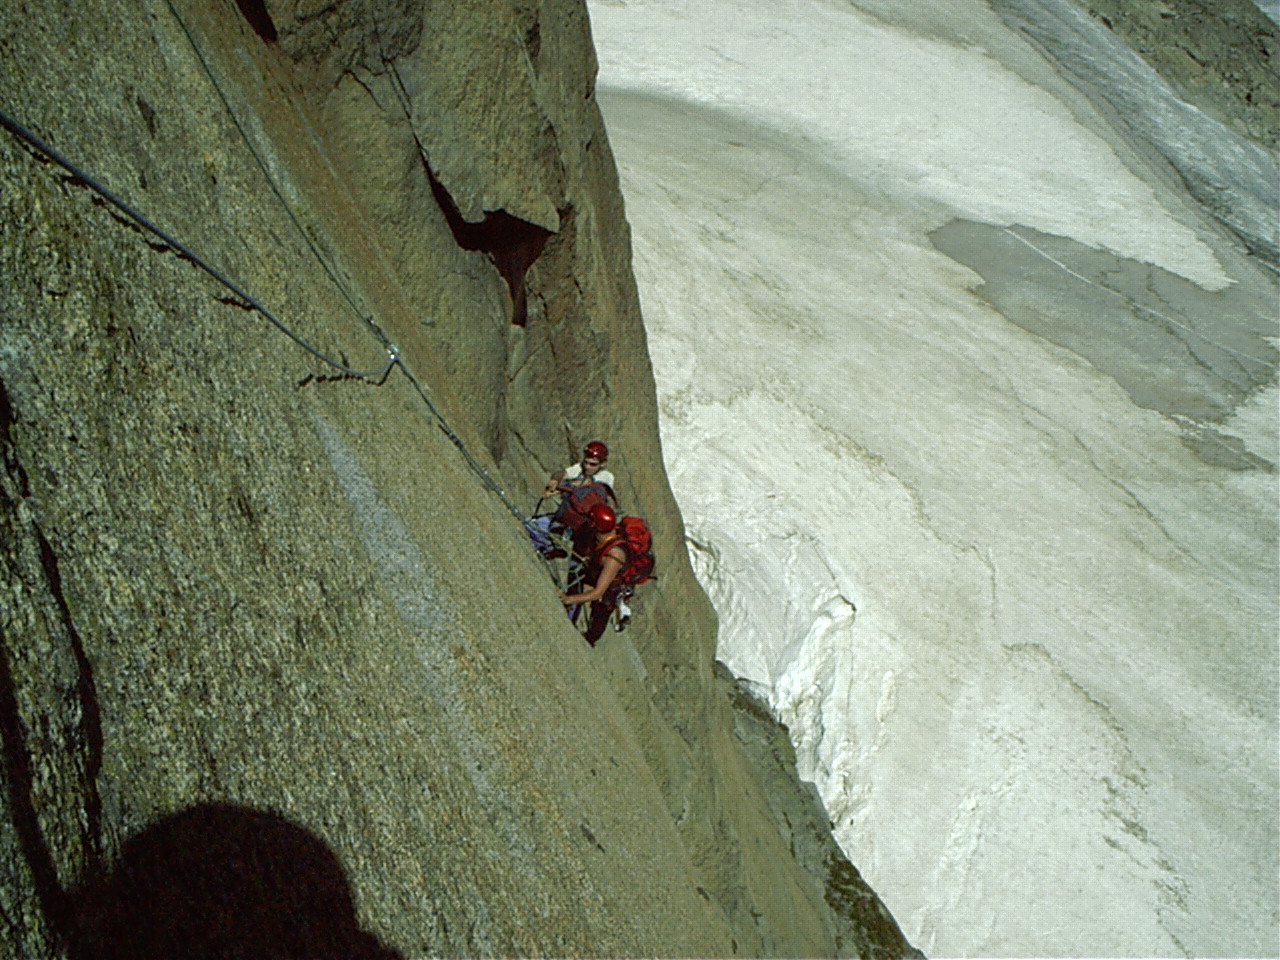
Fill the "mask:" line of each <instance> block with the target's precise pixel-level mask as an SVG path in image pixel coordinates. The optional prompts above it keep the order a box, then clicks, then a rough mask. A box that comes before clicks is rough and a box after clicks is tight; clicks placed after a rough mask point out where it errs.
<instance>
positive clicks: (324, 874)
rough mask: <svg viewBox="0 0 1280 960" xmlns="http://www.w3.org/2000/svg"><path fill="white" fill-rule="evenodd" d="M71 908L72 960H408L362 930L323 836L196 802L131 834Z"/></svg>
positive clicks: (261, 815) (273, 817)
mask: <svg viewBox="0 0 1280 960" xmlns="http://www.w3.org/2000/svg"><path fill="white" fill-rule="evenodd" d="M73 903H74V905H73V912H74V914H75V918H76V920H75V934H74V943H73V944H72V947H73V956H74V957H75V958H76V960H91V958H93V960H115V958H120V960H124V958H138V960H141V958H157V960H158V958H178V957H182V958H190V960H232V958H243V960H250V958H252V960H269V958H280V960H283V958H298V960H301V958H316V960H321V958H324V960H329V958H332V960H338V958H342V960H403V957H402V955H401V954H400V953H398V952H397V951H395V950H393V949H391V948H389V947H387V946H385V945H384V944H383V943H382V942H381V941H379V940H378V938H377V937H375V936H373V935H372V934H370V933H366V932H365V931H364V930H362V929H360V925H359V922H358V920H357V917H356V910H355V900H354V898H353V896H352V892H351V885H350V883H349V882H348V881H347V876H346V873H345V871H344V870H343V868H342V865H341V864H340V863H339V862H338V858H337V857H336V856H335V855H334V853H333V851H332V850H330V849H329V847H328V846H327V845H326V844H325V842H324V841H323V840H321V839H320V838H319V837H317V836H315V835H314V834H312V833H310V832H309V831H307V830H304V829H303V828H302V827H299V826H297V825H296V824H293V823H290V822H289V821H288V820H286V819H284V818H283V817H281V816H278V815H277V814H274V813H268V812H264V811H261V810H253V809H250V808H247V807H240V806H234V805H231V804H222V803H217V804H202V805H199V806H194V807H190V808H188V809H186V810H183V811H181V812H180V813H177V814H174V815H172V816H169V817H165V818H164V819H162V820H160V821H158V822H156V823H154V824H152V825H151V826H149V827H147V828H146V829H145V830H143V831H142V832H141V833H138V834H137V835H136V836H133V837H131V838H130V839H129V840H128V841H126V842H125V844H124V846H123V847H122V849H121V851H120V858H119V860H118V861H117V863H116V866H115V868H114V869H113V870H112V871H111V873H110V874H109V875H108V876H106V877H105V879H103V880H102V881H101V882H100V883H96V884H93V885H92V886H89V887H86V888H83V889H81V890H79V891H77V892H76V893H75V894H74V895H73Z"/></svg>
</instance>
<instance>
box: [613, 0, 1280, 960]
mask: <svg viewBox="0 0 1280 960" xmlns="http://www.w3.org/2000/svg"><path fill="white" fill-rule="evenodd" d="M591 11H592V18H593V29H594V33H595V40H596V45H597V50H598V53H599V57H600V61H601V86H602V90H601V101H602V104H603V106H604V109H605V114H606V120H607V122H608V125H609V129H610V138H611V141H612V144H613V147H614V150H615V152H616V154H617V157H618V162H619V167H620V169H621V172H622V177H623V187H624V192H625V194H626V197H627V204H628V216H629V218H630V219H631V222H632V225H633V233H634V236H633V242H634V247H635V256H636V270H637V274H638V277H639V281H640V285H641V294H642V298H643V300H644V306H645V311H646V317H647V324H648V329H649V334H650V338H651V349H652V353H653V358H654V363H655V368H656V374H657V378H658V386H659V391H660V398H661V404H662V414H663V417H664V421H663V430H664V444H665V450H666V457H667V461H668V462H667V468H668V471H669V473H670V474H671V477H672V481H673V484H674V485H675V489H676V493H677V495H678V497H679V499H680V502H681V505H682V508H683V511H684V514H685V518H686V521H687V523H688V530H689V535H690V540H691V550H692V551H693V553H694V556H695V561H696V562H697V563H698V564H699V569H700V574H701V576H702V578H703V581H704V583H705V584H706V586H707V587H708V589H709V591H710V592H711V594H712V597H713V600H714V601H715V603H716V606H717V609H718V610H719V612H720V615H721V621H722V622H721V638H720V644H721V648H720V655H721V657H722V659H724V660H725V661H726V662H727V663H728V664H729V665H730V667H732V668H733V669H734V671H735V672H737V673H739V674H741V675H745V676H747V677H749V678H751V679H752V680H753V681H754V682H755V683H756V684H757V685H758V686H759V688H760V689H761V691H762V692H763V693H764V694H765V695H766V696H767V697H768V698H769V699H770V701H771V703H772V704H773V705H774V707H775V709H776V710H777V712H778V713H779V715H780V716H781V718H782V719H783V720H784V721H785V722H787V723H788V724H789V725H790V726H791V729H792V734H793V737H794V738H795V739H796V741H797V748H798V753H799V756H800V757H801V762H802V764H803V769H802V773H804V775H806V776H808V777H811V778H812V779H813V780H814V782H815V783H817V784H818V787H819V789H820V791H821V792H822V794H823V796H824V798H825V800H826V802H827V805H828V807H829V809H830V811H831V814H832V817H833V820H835V822H836V824H837V828H838V835H839V838H840V840H841V842H842V843H843V844H844V845H845V847H846V849H847V850H848V851H849V853H850V855H851V858H852V859H853V861H854V862H855V863H856V864H857V865H858V867H859V868H860V869H861V870H862V871H863V873H864V874H865V875H866V877H867V879H868V880H869V881H870V882H871V884H872V885H873V886H874V887H875V888H876V890H877V891H878V892H879V893H880V894H881V895H882V897H883V898H884V899H885V901H886V903H887V904H888V905H889V907H890V908H891V909H892V910H893V912H894V915H895V916H896V917H897V918H898V919H899V921H900V922H901V923H902V925H903V927H904V930H905V932H906V933H907V935H908V936H909V937H910V938H911V940H912V941H913V942H914V943H915V944H917V945H918V946H920V947H921V948H922V949H924V950H925V951H926V952H928V953H930V954H931V955H935V956H939V955H945V956H977V955H985V956H997V955H1018V956H1090V955H1094V956H1096V955H1111V956H1157V955H1159V956H1169V955H1175V956H1176V955H1180V954H1191V955H1217V956H1229V955H1249V956H1275V955H1277V952H1278V951H1280V945H1278V944H1277V939H1276V938H1277V933H1276V931H1277V867H1278V859H1277V828H1276V809H1277V763H1276V757H1277V740H1276V718H1277V553H1276V550H1277V546H1276V529H1277V516H1276V504H1277V485H1276V472H1275V463H1276V461H1277V417H1276V407H1277V391H1276V386H1275V361H1276V350H1275V347H1276V342H1277V341H1276V337H1277V330H1276V326H1277V323H1276V303H1277V300H1276V296H1277V293H1276V289H1275V284H1274V278H1273V277H1272V276H1270V275H1269V274H1268V273H1267V271H1266V270H1264V269H1263V268H1261V267H1259V266H1258V265H1257V263H1256V262H1255V261H1252V260H1250V259H1249V258H1247V257H1246V256H1244V255H1243V253H1242V248H1241V247H1240V246H1239V244H1237V243H1236V242H1235V241H1234V239H1233V238H1230V237H1228V236H1226V235H1225V233H1224V232H1223V231H1222V229H1221V228H1220V227H1219V226H1218V225H1217V224H1216V223H1214V222H1213V221H1212V220H1211V219H1210V218H1208V217H1207V216H1205V215H1204V214H1203V213H1202V212H1201V211H1200V210H1199V208H1198V207H1197V206H1196V205H1195V204H1194V203H1193V202H1192V201H1191V200H1190V199H1189V198H1188V197H1186V195H1185V193H1183V192H1182V190H1181V187H1180V186H1179V184H1178V183H1177V182H1176V178H1174V177H1171V176H1169V175H1168V174H1167V172H1163V171H1162V169H1161V168H1160V167H1158V166H1157V165H1155V164H1152V163H1150V162H1149V161H1148V160H1146V159H1144V157H1146V156H1147V154H1146V153H1145V152H1143V151H1142V150H1141V149H1140V148H1137V147H1135V146H1133V145H1132V144H1131V143H1130V142H1128V141H1127V140H1126V139H1124V138H1123V137H1122V136H1121V135H1120V134H1118V133H1116V132H1115V131H1114V130H1113V129H1111V128H1110V127H1109V126H1108V125H1107V123H1106V122H1105V121H1104V120H1103V119H1102V118H1101V117H1100V116H1099V114H1098V113H1097V112H1096V110H1095V109H1094V108H1093V107H1092V106H1091V105H1090V103H1089V102H1088V101H1087V100H1086V99H1085V98H1084V97H1083V96H1081V95H1080V94H1079V93H1078V92H1077V91H1076V90H1075V89H1074V88H1072V87H1071V86H1069V85H1068V84H1067V83H1066V82H1065V81H1064V80H1062V79H1061V78H1060V77H1059V76H1058V75H1057V74H1056V73H1054V71H1053V70H1052V69H1051V68H1050V67H1049V65H1048V64H1047V63H1046V62H1045V61H1044V59H1043V58H1042V57H1041V55H1040V54H1038V53H1037V52H1036V51H1035V50H1033V49H1032V48H1031V47H1030V46H1029V45H1028V44H1027V43H1025V42H1024V41H1023V40H1021V39H1020V38H1019V37H1018V36H1017V35H1015V34H1013V33H1011V32H1010V30H1009V29H1008V28H1007V27H1006V26H1005V25H1004V24H1002V22H1001V21H1000V20H999V19H998V18H997V17H996V16H995V15H994V14H993V13H992V12H991V10H990V9H989V7H988V6H986V5H985V4H983V3H979V2H975V0H948V2H947V3H945V4H942V3H930V4H916V3H901V2H894V0H860V2H858V3H857V4H853V3H848V2H844V0H698V2H697V3H693V2H675V0H625V2H624V0H595V2H594V3H592V6H591ZM1043 26H1044V28H1045V29H1051V26H1050V25H1049V24H1044V25H1043ZM1078 42H1083V41H1078ZM1151 89H1152V90H1153V91H1155V89H1156V83H1155V81H1154V80H1152V81H1151ZM1153 95H1154V92H1153Z"/></svg>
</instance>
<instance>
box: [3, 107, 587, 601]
mask: <svg viewBox="0 0 1280 960" xmlns="http://www.w3.org/2000/svg"><path fill="white" fill-rule="evenodd" d="M223 103H224V105H226V107H227V109H228V110H230V104H229V103H227V101H226V99H225V97H224V98H223ZM0 126H3V127H4V128H5V129H6V130H8V131H9V132H10V133H12V134H13V135H14V136H16V137H18V138H19V139H21V140H23V141H24V142H26V143H27V144H28V145H30V146H31V147H32V148H33V149H34V150H36V151H37V152H38V153H39V154H41V155H43V156H45V157H47V158H48V159H49V160H51V161H53V162H54V163H56V164H57V165H58V166H60V167H62V168H63V169H64V170H66V171H67V172H68V173H70V174H71V175H72V177H74V178H75V180H76V181H77V182H79V183H83V184H84V185H85V186H87V187H89V188H90V189H91V190H93V191H94V192H95V193H97V194H98V195H99V196H100V197H102V198H103V199H104V200H106V201H107V202H108V203H110V204H111V205H112V206H114V207H115V208H116V209H118V210H120V211H121V212H122V213H124V214H125V215H126V216H128V217H129V219H130V220H132V221H133V222H134V223H136V224H138V226H140V227H142V228H143V229H145V230H147V231H148V232H150V233H152V234H154V235H155V236H156V237H158V238H159V239H160V240H161V241H163V242H164V244H165V245H166V246H168V247H169V248H171V249H172V250H174V251H176V252H177V253H178V254H179V255H180V256H182V257H183V258H185V259H187V260H189V261H190V262H191V263H193V264H195V265H196V266H197V267H199V268H200V269H201V270H203V271H204V272H205V273H207V274H208V275H209V276H211V277H213V278H214V279H215V280H216V281H218V282H219V283H221V284H222V285H223V286H225V287H226V288H227V289H228V290H230V291H231V292H232V293H234V294H235V295H236V297H238V298H239V299H240V300H242V301H243V302H244V303H246V304H247V305H249V307H251V308H252V309H253V310H256V311H257V312H258V313H260V314H262V316H263V317H265V318H266V319H267V320H268V321H270V322H271V324H272V325H273V326H275V327H276V328H277V329H278V330H280V331H281V332H282V333H284V334H285V335H286V336H287V337H289V339H291V340H292V341H293V342H294V343H296V344H297V345H298V346H300V347H302V348H303V349H304V350H306V351H307V352H308V353H310V354H311V355H312V356H314V357H316V358H317V359H319V360H321V361H323V362H324V363H326V364H328V365H329V366H331V367H333V368H335V369H337V370H339V371H341V372H342V373H344V374H346V375H347V376H350V377H354V378H357V379H360V380H367V381H372V382H375V383H377V384H379V385H380V384H382V383H384V382H385V381H386V378H387V376H388V375H389V374H390V372H391V369H392V368H393V367H399V369H400V371H401V373H403V374H404V375H405V377H406V379H408V381H409V383H410V384H411V385H412V386H413V388H414V390H415V391H416V392H417V394H418V396H419V397H420V398H421V399H422V402H423V404H424V405H425V406H426V407H427V409H428V410H429V411H430V413H431V416H432V417H433V418H434V419H435V421H436V423H437V425H438V426H439V428H440V430H441V431H442V432H443V433H444V435H445V436H446V437H448V438H449V440H450V442H452V443H453V445H454V446H455V447H456V448H457V449H458V451H459V452H460V453H461V454H462V456H463V459H464V460H465V461H466V463H467V465H468V466H469V467H470V469H471V470H472V471H473V472H474V473H475V474H476V476H478V477H479V478H480V480H481V481H482V482H483V483H484V484H485V486H487V487H488V488H489V489H490V490H491V491H492V492H493V493H494V494H495V495H496V496H497V497H498V499H499V500H500V501H501V502H502V504H503V506H504V507H506V509H507V510H508V512H510V514H511V515H512V516H513V517H515V519H516V520H517V521H518V522H519V523H520V525H521V528H522V529H527V524H528V519H529V518H527V517H525V516H524V514H522V513H521V512H520V511H519V509H517V508H516V506H515V504H514V503H512V502H511V498H510V497H508V496H507V493H506V491H505V490H503V489H502V487H501V486H500V485H499V484H498V482H497V481H496V480H494V479H493V476H492V475H491V474H490V473H489V471H488V470H486V469H485V467H484V465H483V464H482V463H480V462H479V461H478V460H477V459H476V458H475V456H474V455H473V454H472V453H471V451H470V450H469V449H468V448H467V445H466V444H465V443H464V442H463V440H462V438H461V437H459V436H458V434H457V433H456V432H455V431H454V430H453V428H452V427H450V426H449V422H448V420H446V419H445V417H444V414H442V413H441V412H440V410H439V409H438V408H437V407H436V405H435V404H434V403H433V402H432V400H431V398H430V396H429V395H428V393H427V391H426V389H425V388H424V387H423V386H422V383H421V382H420V381H419V380H418V378H417V377H416V376H414V374H413V372H412V371H411V370H410V369H409V368H408V367H407V366H406V365H405V363H404V360H403V358H402V357H401V355H400V351H399V350H398V349H397V348H396V346H395V345H394V344H393V343H391V341H390V340H388V339H387V338H386V336H385V335H384V334H383V332H382V330H381V328H379V327H378V326H377V324H375V323H374V322H373V321H372V320H370V319H368V318H366V317H364V316H363V315H362V314H361V313H360V312H359V310H358V309H357V308H356V305H355V302H354V299H353V298H352V297H350V296H349V295H348V296H347V300H348V303H350V304H351V306H352V308H353V309H354V310H356V313H357V315H358V316H360V318H361V319H362V320H363V321H364V322H365V323H366V324H367V325H368V326H369V328H370V329H371V330H372V331H373V332H374V333H375V335H376V336H378V338H379V339H380V340H381V341H382V342H383V344H384V347H385V349H386V351H387V356H388V360H387V362H386V363H385V364H384V365H383V366H382V367H380V368H379V369H377V370H365V371H360V370H355V369H352V368H351V367H348V366H347V365H346V364H343V363H340V362H338V361H337V360H334V359H333V358H331V357H329V356H327V355H326V354H325V353H323V352H322V351H320V350H319V349H317V348H316V347H314V346H312V345H311V344H309V343H307V342H306V341H305V340H303V339H302V338H301V337H300V336H298V334H296V333H295V332H294V331H293V330H291V329H290V328H289V327H288V326H286V325H285V324H284V323H283V322H281V321H280V320H279V319H277V318H276V316H275V315H274V314H272V313H271V311H269V310H268V309H267V308H266V307H265V306H263V305H262V303H261V302H260V301H259V300H258V299H257V298H256V297H254V296H252V295H251V294H250V293H248V291H246V290H244V289H243V288H242V287H240V286H239V285H238V284H236V283H235V282H234V281H232V280H231V279H230V278H228V277H227V276H226V275H225V274H224V273H223V272H222V271H221V270H219V269H217V268H216V267H214V266H213V265H211V264H210V263H209V262H208V261H206V260H205V259H204V258H202V257H201V256H199V255H198V254H197V253H196V252H195V251H194V250H192V249H191V247H189V246H188V245H187V244H185V243H183V242H182V241H180V240H178V239H177V238H176V237H174V236H173V235H171V234H170V233H168V232H167V231H165V230H164V229H162V228H161V227H159V226H157V225H156V224H155V223H154V222H152V221H151V220H150V219H149V218H148V217H146V216H144V215H143V214H142V213H141V212H140V211H138V210H137V209H135V208H134V207H133V206H131V205H130V204H129V203H127V202H126V201H124V200H122V199H121V198H120V197H119V196H117V195H116V194H115V193H114V192H113V191H111V190H110V189H108V188H107V187H106V186H105V185H104V184H103V183H102V182H101V181H99V180H98V179H97V178H96V177H94V176H92V175H91V174H89V173H88V172H87V171H86V170H84V169H83V168H82V167H80V166H79V165H77V164H75V163H73V162H72V161H71V160H69V159H67V158H66V157H65V156H63V155H62V154H61V153H60V152H59V151H58V150H56V149H54V148H53V147H52V146H50V145H49V144H48V143H46V142H45V141H44V140H42V139H41V138H40V137H38V136H36V135H35V134H34V133H32V132H31V131H30V130H28V129H27V128H26V127H25V126H23V125H22V124H20V123H18V121H16V120H14V119H13V118H12V117H11V116H9V115H8V114H7V113H5V112H4V111H3V110H0ZM236 126H237V128H239V129H240V130H241V133H242V134H243V128H241V127H240V125H239V124H238V123H237V124H236ZM245 139H246V142H248V138H247V137H246V138H245ZM249 148H250V152H252V153H254V156H255V157H257V153H256V151H254V150H253V146H252V144H251V143H249ZM258 161H259V165H260V166H261V167H262V170H263V174H264V175H266V173H267V171H266V166H265V164H262V162H261V158H258ZM267 180H268V183H270V182H271V178H270V177H269V176H267ZM271 188H272V191H273V192H274V193H275V195H276V196H277V197H278V198H279V199H280V201H281V203H284V197H283V196H282V195H281V194H280V191H279V190H278V189H276V188H275V185H274V184H271ZM284 205H285V207H286V209H287V208H288V204H287V203H285V204H284ZM290 218H291V219H292V221H293V223H294V225H295V226H296V227H297V229H298V230H299V232H300V233H302V234H303V235H304V236H305V235H306V231H305V230H303V229H302V225H301V224H300V223H299V222H298V220H297V218H296V217H294V216H293V215H292V211H290ZM308 245H309V246H310V248H311V251H312V253H313V254H314V255H315V256H316V257H317V258H318V259H320V260H321V262H322V264H323V258H322V257H321V256H320V252H319V251H318V250H317V249H316V248H315V246H314V245H313V244H308ZM326 272H328V273H329V276H330V278H331V279H333V281H334V283H335V284H337V285H338V286H339V287H340V288H341V287H342V286H343V285H342V284H341V282H340V281H339V280H338V278H337V277H336V276H335V275H334V274H333V273H332V272H331V271H328V270H327V268H326ZM541 559H542V560H543V565H544V567H545V569H546V571H547V574H548V576H549V577H550V578H551V582H552V583H553V584H554V585H555V586H556V588H557V589H559V588H560V586H561V582H560V578H559V576H558V574H557V572H556V570H555V568H554V567H553V566H552V564H551V562H550V561H549V560H547V558H545V557H543V558H541Z"/></svg>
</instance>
